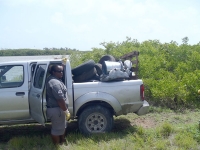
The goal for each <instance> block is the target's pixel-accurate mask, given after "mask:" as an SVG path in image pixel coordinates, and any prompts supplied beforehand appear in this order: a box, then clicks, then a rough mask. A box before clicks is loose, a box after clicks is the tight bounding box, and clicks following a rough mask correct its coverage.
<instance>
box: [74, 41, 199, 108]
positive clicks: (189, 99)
mask: <svg viewBox="0 0 200 150" xmlns="http://www.w3.org/2000/svg"><path fill="white" fill-rule="evenodd" d="M188 40H189V39H188V38H187V37H185V38H183V44H181V45H178V44H177V43H176V42H174V41H172V42H170V43H164V44H163V43H160V42H159V41H158V40H149V41H145V42H142V43H139V42H138V41H137V40H135V39H133V40H132V39H131V38H128V37H127V39H126V41H124V42H122V43H113V42H109V43H106V42H104V43H101V44H102V45H103V46H104V49H101V48H93V50H92V51H90V52H87V53H82V54H80V53H72V55H71V57H72V58H73V59H72V60H71V61H72V64H73V65H74V66H77V65H79V64H81V63H82V62H84V61H86V60H88V59H93V60H95V62H98V61H99V58H100V57H102V56H103V55H106V54H110V55H113V56H114V57H116V59H120V57H121V56H123V55H125V54H126V53H129V52H132V51H134V50H136V51H139V52H140V55H139V78H141V79H143V81H144V85H145V89H146V90H145V96H146V99H147V100H148V101H150V102H151V104H152V105H157V106H165V107H169V108H171V109H183V108H196V107H198V106H199V102H200V97H199V95H198V93H197V91H198V89H200V86H199V85H200V80H199V77H200V65H199V64H200V43H198V44H196V45H188V44H187V43H188ZM76 58H78V59H76Z"/></svg>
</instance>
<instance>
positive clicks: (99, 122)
mask: <svg viewBox="0 0 200 150" xmlns="http://www.w3.org/2000/svg"><path fill="white" fill-rule="evenodd" d="M106 126H107V121H106V118H105V116H104V115H102V114H100V113H92V114H90V115H89V116H88V117H87V118H86V128H87V130H88V131H90V132H93V133H94V132H102V131H104V130H105V128H106Z"/></svg>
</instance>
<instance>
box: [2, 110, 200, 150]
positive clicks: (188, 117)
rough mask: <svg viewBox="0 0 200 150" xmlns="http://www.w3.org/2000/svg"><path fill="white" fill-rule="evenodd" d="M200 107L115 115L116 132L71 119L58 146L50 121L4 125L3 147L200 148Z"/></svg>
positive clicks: (88, 149) (75, 149)
mask: <svg viewBox="0 0 200 150" xmlns="http://www.w3.org/2000/svg"><path fill="white" fill-rule="evenodd" d="M199 120H200V111H199V110H185V111H184V112H174V111H171V110H169V109H163V108H159V107H151V109H150V112H149V113H148V114H147V115H144V116H137V115H135V114H133V113H129V114H127V115H121V116H119V117H116V118H115V126H114V129H113V130H112V132H110V133H105V134H94V135H92V136H88V137H86V136H83V135H82V134H80V133H79V131H78V126H77V122H75V121H71V122H69V126H68V128H67V134H66V138H67V142H66V143H64V144H63V145H59V146H54V145H53V144H52V142H51V138H50V124H47V125H46V127H43V126H41V125H39V124H24V125H14V126H0V140H1V142H0V150H1V149H2V150H4V149H6V150H7V149H8V150H23V149H24V150H26V149H29V150H40V149H41V150H43V149H48V150H51V149H52V150H54V149H55V150H56V149H57V150H64V149H66V150H68V149H70V150H94V149H95V150H141V149H142V150H143V149H144V150H188V149H190V150H198V149H200V130H199Z"/></svg>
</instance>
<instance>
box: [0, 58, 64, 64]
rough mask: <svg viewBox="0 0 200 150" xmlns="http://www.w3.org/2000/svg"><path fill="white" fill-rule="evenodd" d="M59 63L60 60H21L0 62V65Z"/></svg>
mask: <svg viewBox="0 0 200 150" xmlns="http://www.w3.org/2000/svg"><path fill="white" fill-rule="evenodd" d="M47 61H51V62H60V61H61V59H42V60H35V59H33V60H22V61H7V62H1V63H0V64H8V63H32V62H47Z"/></svg>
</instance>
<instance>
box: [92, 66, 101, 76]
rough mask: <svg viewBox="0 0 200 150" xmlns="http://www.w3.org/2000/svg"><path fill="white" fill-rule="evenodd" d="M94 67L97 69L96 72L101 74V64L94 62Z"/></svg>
mask: <svg viewBox="0 0 200 150" xmlns="http://www.w3.org/2000/svg"><path fill="white" fill-rule="evenodd" d="M94 67H95V68H96V70H97V74H98V75H99V76H100V75H101V74H102V64H100V63H96V64H95V65H94Z"/></svg>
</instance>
